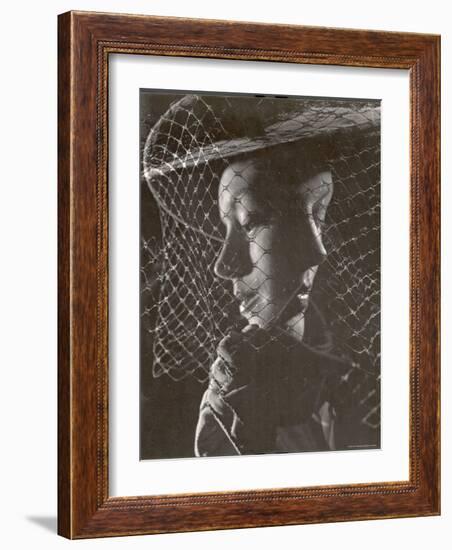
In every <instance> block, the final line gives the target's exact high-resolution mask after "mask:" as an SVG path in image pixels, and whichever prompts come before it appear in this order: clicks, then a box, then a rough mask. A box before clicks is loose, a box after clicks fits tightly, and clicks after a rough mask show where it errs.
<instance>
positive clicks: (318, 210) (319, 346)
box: [137, 89, 381, 460]
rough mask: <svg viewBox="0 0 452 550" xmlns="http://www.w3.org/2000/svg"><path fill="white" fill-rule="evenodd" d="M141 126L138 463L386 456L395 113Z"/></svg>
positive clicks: (202, 100) (160, 119)
mask: <svg viewBox="0 0 452 550" xmlns="http://www.w3.org/2000/svg"><path fill="white" fill-rule="evenodd" d="M139 116H140V159H139V162H140V174H141V180H140V243H139V246H140V459H141V460H145V459H169V458H188V457H209V456H234V455H258V454H267V453H268V454H273V453H300V452H320V451H351V450H357V449H360V450H362V449H369V450H372V449H374V450H375V449H379V448H380V427H381V423H380V263H381V259H380V240H381V234H380V141H381V131H380V101H379V100H375V99H365V98H364V99H349V98H336V97H328V98H326V97H293V96H271V95H265V96H264V95H260V94H256V95H251V94H247V95H241V94H230V93H206V92H200V91H195V92H193V91H189V92H185V91H173V90H169V91H167V90H151V89H141V90H140V115H139ZM137 162H138V159H137Z"/></svg>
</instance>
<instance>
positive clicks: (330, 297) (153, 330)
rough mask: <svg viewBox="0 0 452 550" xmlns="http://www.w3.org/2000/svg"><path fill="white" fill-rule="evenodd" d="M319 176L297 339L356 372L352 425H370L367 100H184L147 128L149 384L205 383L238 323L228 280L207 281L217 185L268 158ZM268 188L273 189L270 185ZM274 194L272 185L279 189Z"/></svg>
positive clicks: (216, 228) (219, 241) (373, 198)
mask: <svg viewBox="0 0 452 550" xmlns="http://www.w3.org/2000/svg"><path fill="white" fill-rule="evenodd" d="M278 148H279V149H281V150H284V149H286V150H288V149H291V150H292V151H296V152H297V154H303V155H304V158H303V162H304V163H305V169H306V170H310V169H312V168H313V167H314V166H316V165H319V166H320V165H321V166H325V167H328V169H329V170H330V171H331V173H332V176H333V181H334V195H333V198H332V200H331V202H330V204H329V207H328V211H327V213H326V218H325V220H324V222H323V230H322V232H323V243H324V246H325V249H326V251H327V257H326V261H325V262H324V263H323V264H322V265H321V266H320V268H319V270H318V273H317V276H316V279H315V283H314V286H313V289H312V294H311V305H310V307H309V308H308V311H307V314H306V334H305V340H306V342H308V343H309V344H310V345H312V346H313V347H317V348H319V349H320V348H321V349H325V350H326V351H328V352H330V353H334V354H336V355H338V356H341V357H347V358H348V359H349V360H350V361H352V362H353V363H354V364H356V365H359V368H360V370H361V373H362V376H361V377H359V378H358V379H357V384H359V385H361V386H364V387H366V388H368V393H369V395H370V394H372V392H373V396H374V398H372V399H369V403H368V406H367V408H366V411H365V412H364V413H363V421H365V422H366V423H367V424H368V425H369V426H374V425H375V427H376V426H378V423H379V408H378V407H379V405H378V403H379V396H378V398H376V397H377V394H378V392H379V389H378V383H379V382H378V381H379V374H380V365H379V358H380V105H379V102H378V101H371V100H343V99H313V98H292V99H289V98H287V99H282V98H278V99H276V98H270V97H269V98H256V97H252V96H217V95H185V96H182V97H181V98H180V99H178V100H176V101H175V102H173V103H172V105H171V106H170V107H169V109H168V110H167V111H166V112H165V113H164V114H163V115H161V116H160V118H159V120H158V121H157V123H156V124H155V125H154V126H153V127H152V129H151V130H150V132H149V134H148V136H147V138H146V142H145V144H144V147H143V151H142V159H143V176H144V180H145V182H146V187H145V190H144V191H143V193H144V192H145V191H147V192H150V194H151V195H152V199H153V201H154V202H155V204H156V206H157V208H158V213H159V219H160V228H159V234H158V236H157V238H155V237H154V238H152V239H151V238H148V237H147V236H146V235H142V258H144V261H142V266H141V274H142V285H141V293H142V308H141V316H142V323H143V324H144V326H145V329H146V337H147V339H148V341H149V342H150V346H151V347H152V360H151V361H150V365H149V368H151V369H152V372H153V376H154V377H161V376H167V377H170V378H171V379H172V380H173V381H178V380H182V379H184V378H186V377H192V378H194V379H196V380H198V381H199V382H200V383H204V382H206V380H207V379H208V372H209V368H210V365H211V364H212V362H213V361H214V359H215V357H216V349H217V345H218V342H219V340H221V338H222V337H223V336H224V335H225V334H227V332H228V331H229V330H230V329H231V327H234V326H237V325H238V324H241V323H242V322H243V319H242V317H241V316H240V312H239V308H238V304H237V301H236V299H235V298H234V295H233V293H232V288H231V284H230V281H227V280H222V279H220V278H218V277H216V276H215V273H214V266H215V262H216V260H217V258H218V256H219V254H220V252H221V249H222V246H223V241H224V237H225V235H224V228H223V226H222V223H221V221H220V216H219V210H218V186H219V182H220V179H221V176H222V174H223V173H224V171H225V170H226V169H227V168H228V167H229V166H230V165H231V164H232V163H233V162H234V160H235V159H237V158H238V157H241V158H246V157H247V156H249V157H250V158H251V157H252V156H253V155H256V154H259V155H262V154H265V151H274V150H275V149H278ZM275 185H276V186H277V185H279V183H278V182H276V183H275ZM281 185H283V183H281Z"/></svg>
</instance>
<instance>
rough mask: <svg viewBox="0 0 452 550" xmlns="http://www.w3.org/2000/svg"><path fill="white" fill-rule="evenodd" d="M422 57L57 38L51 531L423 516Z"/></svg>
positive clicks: (427, 78)
mask: <svg viewBox="0 0 452 550" xmlns="http://www.w3.org/2000/svg"><path fill="white" fill-rule="evenodd" d="M439 48H440V39H439V37H438V36H433V35H420V34H409V33H388V32H380V31H378V32H376V31H361V30H342V29H328V28H321V27H319V28H315V27H300V26H290V25H267V24H265V25H263V24H253V23H239V22H237V23H236V22H234V23H231V22H222V21H209V20H187V19H178V18H161V17H151V16H134V15H121V14H100V13H88V12H68V13H65V14H63V15H61V16H59V140H58V142H59V176H58V180H59V182H58V195H59V281H58V292H59V349H58V353H59V372H58V382H59V386H58V392H59V393H58V397H59V428H58V442H59V471H58V481H59V510H58V526H59V533H60V534H61V535H63V536H65V537H68V538H88V537H101V536H115V535H127V534H151V533H164V532H177V531H195V530H206V529H229V528H240V527H257V526H271V525H290V524H303V523H314V522H331V521H350V520H359V519H374V518H375V519H377V518H392V517H408V516H426V515H436V514H439V511H440V496H439V495H440V482H439V471H440V461H439V450H440V448H439V393H440V392H439V151H440V148H439Z"/></svg>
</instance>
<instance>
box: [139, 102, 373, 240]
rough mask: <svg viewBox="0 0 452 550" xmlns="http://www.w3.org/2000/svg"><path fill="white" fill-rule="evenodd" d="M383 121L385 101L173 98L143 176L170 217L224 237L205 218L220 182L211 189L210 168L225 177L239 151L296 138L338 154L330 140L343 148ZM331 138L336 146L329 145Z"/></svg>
mask: <svg viewBox="0 0 452 550" xmlns="http://www.w3.org/2000/svg"><path fill="white" fill-rule="evenodd" d="M379 122H380V102H379V101H378V100H360V99H340V98H339V99H337V98H334V99H331V98H328V99H326V98H320V99H319V98H293V97H291V98H280V97H278V98H277V97H256V96H239V95H230V96H215V95H202V96H201V95H193V94H190V95H186V96H184V97H182V98H181V99H180V100H178V101H176V102H174V103H173V104H172V105H171V106H170V108H169V109H168V110H167V111H166V113H164V114H163V115H162V116H161V118H160V120H159V121H158V122H157V124H156V125H155V126H154V127H153V128H152V130H151V131H150V133H149V135H148V137H147V140H146V143H145V146H144V150H143V175H144V176H145V178H146V180H147V182H148V184H149V186H150V189H151V191H152V193H153V194H154V197H155V199H156V200H157V202H158V204H159V205H160V207H161V208H163V209H164V210H165V211H166V212H167V213H168V214H169V215H172V216H173V217H174V218H175V219H178V220H180V221H183V222H184V223H188V224H189V225H190V226H191V227H192V228H193V229H195V230H199V231H201V232H205V233H206V234H207V235H209V236H210V237H211V238H214V239H219V240H222V237H221V235H220V234H219V232H218V228H217V227H216V225H217V224H216V221H217V220H215V223H208V222H204V221H203V220H202V219H201V218H202V216H201V217H200V216H199V212H198V209H197V205H199V204H200V203H203V202H205V201H206V199H207V200H211V201H213V202H215V201H216V194H217V190H216V188H215V189H212V188H206V187H205V179H206V178H205V176H206V172H210V171H211V170H212V171H216V172H217V174H216V177H215V175H214V174H211V177H210V180H211V182H215V183H218V179H219V175H221V171H222V169H224V168H225V167H226V166H227V165H228V164H229V163H230V162H232V160H233V157H235V156H238V155H244V154H247V153H248V154H252V153H254V152H258V151H263V150H264V149H269V148H272V147H275V146H277V145H284V144H291V143H292V144H296V143H297V142H298V143H299V144H300V146H304V147H308V144H309V146H311V147H312V143H317V144H318V150H319V151H320V152H321V154H324V155H325V156H326V155H327V156H329V157H332V154H331V144H333V146H334V147H333V148H334V149H335V150H337V149H338V147H339V145H340V142H341V140H342V141H343V140H345V139H346V138H347V136H350V135H352V134H354V135H357V134H360V135H361V136H362V135H363V134H365V133H366V132H368V131H372V130H375V129H376V128H379ZM327 139H328V140H329V144H330V147H329V148H325V147H323V148H322V146H321V142H325V140H327ZM327 152H328V153H327ZM338 155H339V154H338V153H337V151H336V152H335V153H334V156H335V157H337V156H338ZM325 160H328V159H325ZM196 172H197V173H198V174H199V175H200V176H201V178H202V179H203V181H204V186H203V185H201V184H200V181H199V180H200V177H199V176H198V177H195V173H196ZM218 172H219V174H218ZM209 187H210V185H209ZM206 195H207V197H206Z"/></svg>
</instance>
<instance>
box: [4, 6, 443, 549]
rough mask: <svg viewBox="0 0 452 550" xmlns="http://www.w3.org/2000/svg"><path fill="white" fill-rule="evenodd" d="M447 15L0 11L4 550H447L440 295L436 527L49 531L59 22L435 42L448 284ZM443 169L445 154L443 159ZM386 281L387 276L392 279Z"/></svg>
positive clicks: (367, 9)
mask: <svg viewBox="0 0 452 550" xmlns="http://www.w3.org/2000/svg"><path fill="white" fill-rule="evenodd" d="M447 5H448V2H445V1H444V2H441V1H435V0H430V1H429V2H428V3H426V2H425V0H424V1H422V2H419V1H412V2H410V3H405V2H399V3H396V2H394V1H393V0H379V2H373V3H372V4H370V3H367V4H365V3H363V2H362V1H361V0H356V1H347V0H343V1H342V2H337V1H336V2H335V1H330V0H323V1H322V2H303V3H301V2H294V1H293V0H279V1H278V2H269V3H268V5H267V3H264V2H255V3H253V2H248V3H245V2H243V0H237V1H235V0H227V1H226V2H202V1H196V0H190V1H185V2H182V1H180V2H176V1H175V0H166V1H160V0H158V1H157V0H155V1H147V2H145V1H141V2H139V1H133V0H130V1H128V2H126V1H125V0H124V1H114V0H110V1H103V2H102V1H95V0H92V1H89V2H86V1H75V0H74V1H73V2H67V1H60V2H57V1H53V2H47V3H44V2H40V3H33V2H29V3H26V2H16V3H14V4H13V3H12V2H8V3H5V4H4V5H3V6H2V19H1V23H2V25H1V33H0V36H1V40H2V44H1V45H2V48H1V52H2V86H1V88H0V94H1V101H0V132H1V134H0V136H1V143H0V146H1V148H0V150H1V152H2V154H1V168H2V170H1V175H2V177H1V190H2V197H1V200H0V235H1V251H2V264H1V265H2V270H1V272H0V273H1V275H0V277H1V283H0V312H1V313H0V315H1V327H0V328H1V330H0V334H1V335H2V338H1V346H0V350H1V351H0V354H1V360H0V365H1V368H2V370H1V373H2V384H1V385H0V392H1V393H0V407H1V418H2V428H1V435H2V450H1V454H0V457H1V458H0V462H1V468H0V494H1V512H0V514H1V515H0V517H1V519H2V531H1V541H2V546H3V547H5V548H8V549H10V548H22V547H24V548H27V547H30V546H31V545H33V548H37V547H43V548H46V549H50V550H51V549H52V548H60V547H69V545H83V547H84V548H101V547H106V546H107V545H109V546H112V547H114V546H116V547H119V546H122V547H127V548H138V547H139V548H145V547H146V548H147V547H149V546H150V545H153V548H172V547H173V546H174V545H179V546H183V547H184V548H185V549H188V550H189V549H190V548H201V547H202V548H212V546H215V548H229V547H230V546H231V545H234V546H235V547H236V548H248V547H249V546H251V545H256V546H257V547H260V548H262V547H268V548H274V547H275V546H276V545H278V546H281V545H284V544H285V545H294V546H296V547H302V546H304V545H309V546H313V545H315V546H316V547H317V548H326V547H328V546H334V547H335V548H344V549H345V548H346V549H347V550H349V549H352V548H360V549H362V548H365V549H366V550H367V549H373V548H375V549H377V548H378V549H381V548H382V547H383V546H388V547H396V546H397V545H401V544H403V545H404V546H406V547H410V548H411V549H421V548H426V547H428V546H432V547H435V548H448V547H449V546H450V541H448V540H447V538H448V537H450V535H451V532H452V528H451V527H452V496H451V489H450V488H451V487H452V475H451V468H450V466H448V465H450V463H451V461H452V446H451V443H450V441H451V436H452V429H451V406H450V401H449V400H448V398H447V397H448V393H449V392H450V391H451V390H452V374H451V372H450V369H449V368H448V365H449V364H450V362H451V360H452V353H451V339H450V337H449V339H448V338H447V335H448V334H450V332H451V330H452V323H451V312H450V309H449V308H448V307H447V305H449V304H450V302H451V290H450V285H448V284H445V285H444V288H443V335H444V337H443V344H442V347H443V366H444V368H443V376H442V385H443V407H442V412H443V445H442V447H443V465H444V467H443V476H442V477H443V482H442V486H443V498H442V511H443V515H442V517H433V518H413V519H403V520H384V521H373V522H368V521H367V522H359V523H343V524H329V525H312V526H296V527H278V528H271V529H254V530H250V529H247V530H240V531H223V532H217V533H209V532H207V533H192V534H180V535H161V536H154V537H152V538H151V537H132V538H126V539H125V538H119V539H107V540H93V541H84V542H69V541H66V540H64V539H61V538H59V537H57V536H56V534H55V525H56V519H55V516H56V267H57V264H56V234H57V232H56V227H57V226H56V156H57V149H56V62H57V61H56V59H57V58H56V51H57V49H56V29H57V21H56V15H57V13H60V12H63V11H66V10H69V9H88V10H97V11H118V12H121V11H123V12H129V13H147V14H155V15H178V16H190V17H205V18H218V19H232V20H234V19H236V20H239V19H241V20H248V21H250V20H254V21H262V22H279V23H285V22H286V23H298V24H308V25H323V26H335V27H354V28H372V29H385V30H394V31H397V30H399V31H414V32H432V33H441V34H442V35H443V42H442V71H443V72H442V81H443V90H445V92H444V93H443V98H444V100H443V106H442V110H443V122H442V124H443V128H444V130H443V142H442V149H443V156H444V162H443V169H442V177H443V182H444V185H443V200H442V202H443V208H444V214H443V219H444V224H443V270H444V272H443V280H444V281H446V283H447V281H448V280H449V279H450V278H451V277H452V272H451V268H452V264H451V244H450V236H451V231H452V220H451V218H452V211H451V204H452V190H451V187H450V185H446V182H448V181H449V180H450V176H451V173H450V172H451V161H450V160H449V159H446V151H449V152H450V150H451V146H452V144H451V140H450V122H451V120H450V118H451V106H450V101H448V100H447V99H446V97H447V96H449V99H450V91H449V90H450V80H451V73H452V59H451V57H452V56H451V53H452V46H451V39H452V32H451V31H452V23H451V16H450V14H449V13H448V11H447ZM449 157H450V155H449ZM395 268H396V267H395Z"/></svg>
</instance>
